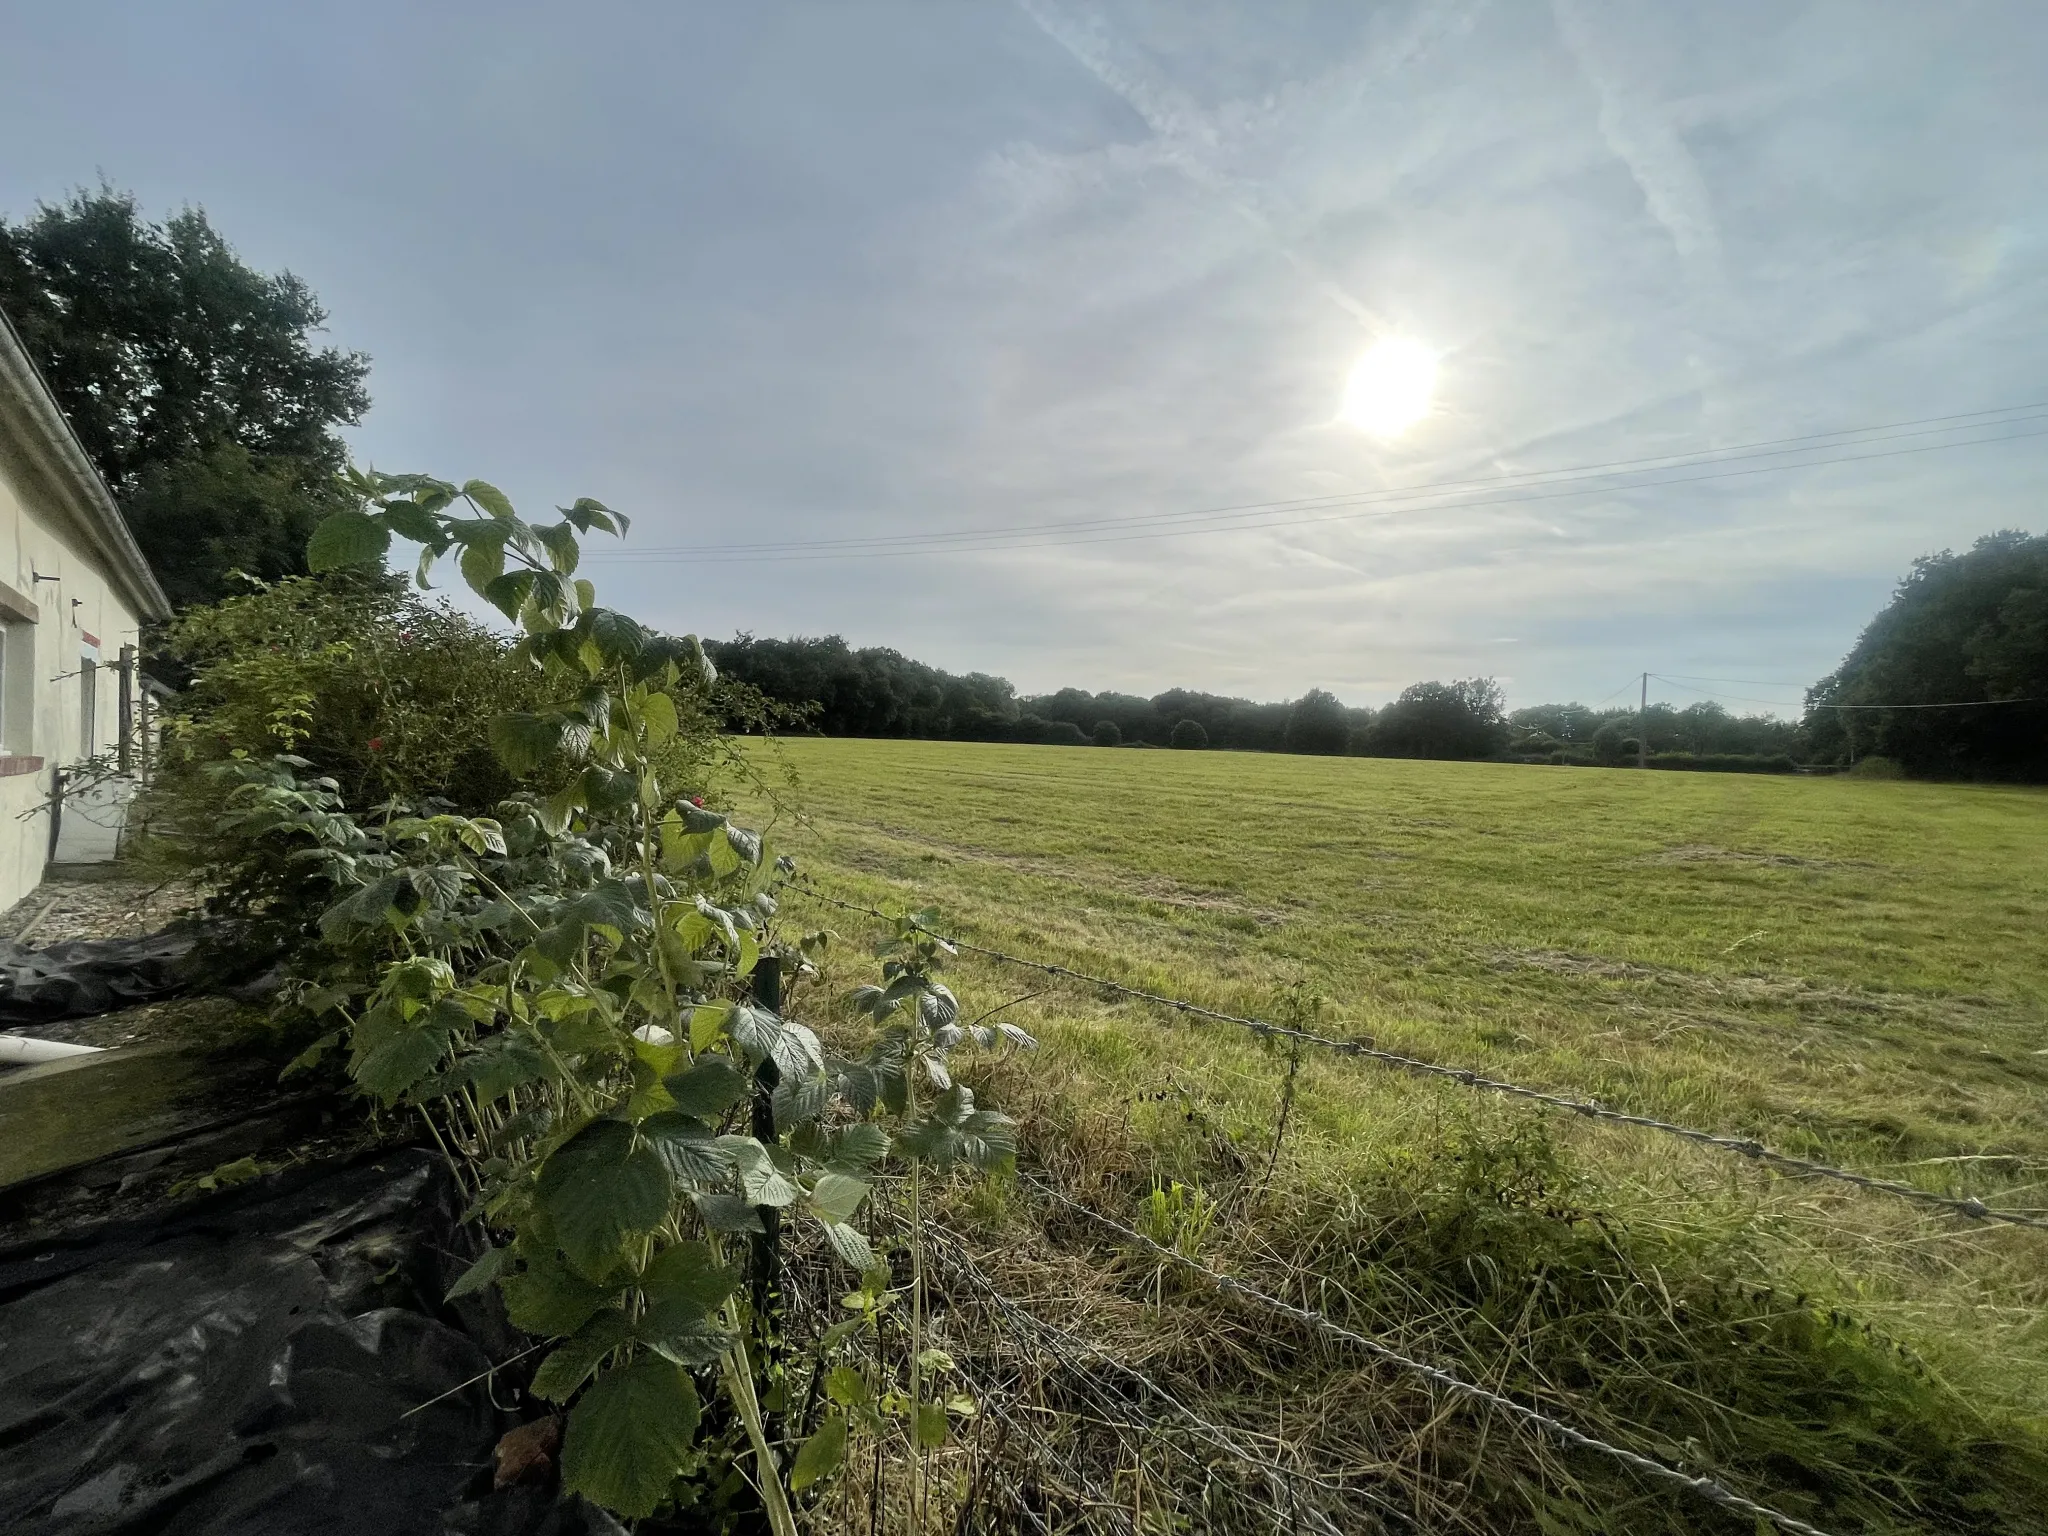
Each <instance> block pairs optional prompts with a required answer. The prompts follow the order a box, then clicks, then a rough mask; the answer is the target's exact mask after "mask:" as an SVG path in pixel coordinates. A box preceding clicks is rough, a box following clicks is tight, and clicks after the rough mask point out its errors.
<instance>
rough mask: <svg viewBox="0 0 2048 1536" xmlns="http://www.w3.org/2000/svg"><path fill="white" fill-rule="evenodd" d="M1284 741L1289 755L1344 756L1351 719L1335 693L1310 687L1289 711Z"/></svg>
mask: <svg viewBox="0 0 2048 1536" xmlns="http://www.w3.org/2000/svg"><path fill="white" fill-rule="evenodd" d="M1283 739H1284V743H1285V745H1286V747H1287V750H1288V751H1290V752H1310V753H1315V754H1317V755H1318V756H1322V757H1341V756H1343V754H1344V748H1345V745H1346V743H1348V742H1349V740H1350V739H1351V720H1350V717H1349V715H1348V714H1347V713H1346V712H1345V709H1344V706H1343V705H1342V704H1341V703H1339V702H1338V700H1337V696H1336V695H1335V694H1333V693H1326V692H1324V691H1323V690H1322V689H1320V688H1311V689H1309V691H1308V692H1307V693H1305V694H1303V695H1302V696H1301V697H1300V698H1299V699H1297V700H1295V701H1294V705H1293V707H1292V708H1290V709H1289V710H1288V712H1287V734H1286V736H1285V737H1284V738H1283Z"/></svg>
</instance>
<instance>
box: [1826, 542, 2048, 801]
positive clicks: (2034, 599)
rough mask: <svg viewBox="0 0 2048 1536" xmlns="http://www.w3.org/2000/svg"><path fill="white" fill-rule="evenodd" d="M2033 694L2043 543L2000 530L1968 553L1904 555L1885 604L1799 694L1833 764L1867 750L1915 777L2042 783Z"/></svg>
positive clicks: (2047, 721)
mask: <svg viewBox="0 0 2048 1536" xmlns="http://www.w3.org/2000/svg"><path fill="white" fill-rule="evenodd" d="M2044 699H2048V536H2044V537H2032V536H2029V535H2027V534H2025V533H2021V532H2017V531H2012V530H2008V531H2006V532H2003V533H1993V534H1987V535H1986V536H1985V537H1983V538H1981V539H1979V540H1978V541H1977V543H1976V546H1975V547H1974V548H1972V549H1971V550H1970V551H1969V553H1967V554H1962V555H1958V554H1954V553H1951V552H1950V551H1948V550H1943V551H1942V552H1941V553H1940V554H1938V555H1924V556H1922V557H1921V558H1920V559H1918V560H1915V561H1914V562H1913V570H1912V574H1911V575H1909V576H1907V577H1906V579H1905V580H1904V581H1902V582H1900V583H1899V588H1898V591H1897V592H1896V593H1895V594H1893V597H1892V601H1891V605H1890V606H1889V607H1887V608H1886V609H1885V610H1884V611H1883V612H1882V613H1880V614H1879V615H1878V616H1877V617H1876V618H1875V619H1873V620H1871V622H1870V627H1869V628H1868V629H1866V630H1864V631H1863V635H1862V638H1860V639H1859V640H1858V641H1857V642H1856V648H1855V649H1854V650H1852V651H1850V653H1849V655H1848V657H1847V658H1846V659H1845V660H1844V661H1843V662H1842V665H1841V666H1840V667H1838V668H1837V669H1836V670H1835V671H1834V673H1833V674H1831V675H1830V676H1828V677H1825V678H1822V679H1821V680H1820V682H1818V683H1816V684H1815V685H1814V686H1813V688H1812V689H1811V690H1810V691H1809V692H1808V694H1807V706H1808V711H1807V728H1808V730H1809V732H1810V733H1811V735H1812V738H1813V740H1814V743H1815V745H1816V747H1817V748H1818V749H1819V751H1820V752H1821V753H1822V754H1823V755H1827V756H1833V757H1836V758H1837V759H1847V758H1850V757H1859V756H1871V755H1878V756H1883V757H1889V758H1893V759H1896V760H1897V761H1898V762H1899V763H1900V764H1902V765H1903V766H1904V767H1905V768H1906V770H1907V771H1908V772H1910V773H1916V774H1929V775H1937V776H1942V777H1964V778H1993V779H2028V780H2034V781H2039V780H2044V779H2048V704H2044V703H2042V702H2040V701H2042V700H2044ZM2007 700H2010V701H2015V702H2000V701H2007ZM1843 705H1857V706H1862V707H1859V708H1854V709H1845V708H1840V707H1836V706H1843ZM1872 706H1890V707H1882V708H1878V707H1872Z"/></svg>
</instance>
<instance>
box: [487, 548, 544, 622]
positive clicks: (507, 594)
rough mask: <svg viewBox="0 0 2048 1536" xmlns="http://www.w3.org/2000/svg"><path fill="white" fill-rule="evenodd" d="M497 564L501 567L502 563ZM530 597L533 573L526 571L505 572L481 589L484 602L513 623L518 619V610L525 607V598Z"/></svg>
mask: <svg viewBox="0 0 2048 1536" xmlns="http://www.w3.org/2000/svg"><path fill="white" fill-rule="evenodd" d="M499 563H500V564H501V565H502V564H503V563H504V562H503V561H502V560H500V562H499ZM532 595H533V572H532V571H527V570H518V571H507V572H505V574H504V575H502V576H498V577H495V578H493V579H492V580H491V581H490V582H488V583H486V584H485V586H484V588H483V597H484V601H485V602H487V603H489V604H490V605H491V606H492V607H493V608H495V609H497V610H498V612H500V613H502V614H504V615H505V617H506V618H508V619H511V620H514V621H515V622H516V621H517V620H518V618H519V610H520V609H522V608H524V607H525V606H526V600H527V598H529V597H531V596H532Z"/></svg>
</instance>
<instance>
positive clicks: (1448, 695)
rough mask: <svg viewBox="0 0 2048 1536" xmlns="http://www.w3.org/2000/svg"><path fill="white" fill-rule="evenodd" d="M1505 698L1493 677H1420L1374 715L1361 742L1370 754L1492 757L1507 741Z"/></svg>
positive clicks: (1375, 755) (1380, 755)
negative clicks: (1447, 680) (1440, 679)
mask: <svg viewBox="0 0 2048 1536" xmlns="http://www.w3.org/2000/svg"><path fill="white" fill-rule="evenodd" d="M1504 702H1505V700H1504V698H1503V695H1502V693H1501V689H1500V684H1498V683H1496V682H1495V681H1494V680H1493V679H1492V678H1490V677H1474V678H1467V679H1464V680H1462V681H1459V682H1454V683H1414V684H1411V685H1410V686H1409V687H1407V688H1404V689H1403V690H1402V691H1401V697H1400V698H1398V699H1396V700H1395V701H1394V702H1393V703H1391V704H1389V705H1388V706H1387V707H1386V708H1385V709H1383V710H1381V711H1380V712H1379V713H1378V714H1376V715H1374V716H1373V718H1372V723H1371V724H1370V725H1368V726H1367V727H1366V728H1365V730H1364V732H1363V733H1362V736H1361V739H1360V747H1361V750H1362V751H1363V752H1364V754H1365V755H1366V756H1368V757H1438V758H1476V757H1491V756H1492V755H1493V754H1494V753H1496V752H1498V751H1500V750H1501V749H1502V748H1503V747H1504V746H1505V745H1506V743H1507V730H1508V726H1507V716H1506V715H1505V714H1504V713H1503V712H1502V705H1503V704H1504Z"/></svg>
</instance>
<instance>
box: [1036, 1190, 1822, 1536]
mask: <svg viewBox="0 0 2048 1536" xmlns="http://www.w3.org/2000/svg"><path fill="white" fill-rule="evenodd" d="M1025 1182H1027V1183H1028V1184H1029V1185H1030V1187H1031V1188H1033V1189H1035V1190H1037V1191H1038V1192H1039V1193H1040V1194H1042V1195H1044V1196H1046V1197H1047V1198H1048V1199H1050V1200H1052V1201H1053V1202H1054V1203H1056V1204H1058V1205H1062V1206H1064V1207H1066V1208H1067V1209H1068V1210H1071V1211H1073V1212H1075V1213H1076V1214H1077V1215H1080V1216H1084V1217H1086V1218H1087V1219H1088V1220H1089V1221H1092V1222H1094V1223H1095V1224H1096V1225H1098V1226H1100V1227H1103V1228H1105V1229H1107V1230H1108V1231H1111V1232H1114V1233H1116V1234H1117V1235H1118V1236H1119V1237H1121V1238H1123V1239H1124V1240H1125V1241H1126V1242H1129V1243H1134V1244H1136V1245H1137V1246H1138V1247H1140V1248H1143V1249H1144V1250H1146V1251H1147V1252H1148V1253H1151V1254H1153V1255H1155V1256H1157V1257H1159V1258H1162V1259H1165V1260H1167V1261H1168V1262H1170V1263H1174V1264H1178V1265H1181V1266H1183V1267H1184V1268H1187V1269H1190V1270H1193V1271H1194V1272H1195V1273H1196V1274H1198V1275H1201V1276H1203V1277H1205V1278H1206V1279H1207V1280H1208V1281H1209V1283H1210V1284H1211V1285H1213V1286H1215V1287H1216V1289H1217V1290H1219V1291H1222V1292H1223V1293H1224V1294H1226V1295H1231V1296H1237V1297H1240V1298H1242V1299H1244V1300H1246V1301H1251V1302H1255V1303H1257V1304H1258V1305H1260V1306H1262V1307H1265V1308H1267V1309H1268V1310H1269V1311H1273V1312H1278V1313H1280V1314H1281V1315H1283V1316H1285V1317H1290V1318H1292V1319H1294V1320H1295V1321H1296V1322H1298V1323H1301V1324H1303V1325H1305V1326H1307V1327H1309V1328H1313V1329H1314V1330H1316V1331H1317V1332H1318V1333H1322V1334H1325V1335H1327V1336H1328V1337H1330V1338H1333V1339H1340V1340H1342V1341H1343V1342H1345V1343H1347V1344H1350V1345H1352V1346H1353V1347H1355V1348H1358V1349H1361V1350H1363V1351H1365V1353H1367V1354H1369V1355H1371V1356H1372V1357H1373V1358H1374V1359H1376V1360H1381V1361H1384V1362H1386V1363H1387V1364H1388V1365H1394V1366H1399V1367H1400V1368H1401V1369H1402V1370H1405V1371H1408V1372H1411V1373H1412V1374H1415V1375H1418V1376H1421V1377H1423V1378H1424V1379H1425V1380H1427V1381H1429V1382H1431V1383H1432V1384H1434V1385H1435V1386H1438V1387H1441V1388H1442V1389H1443V1390H1444V1391H1446V1392H1449V1393H1451V1394H1452V1395H1454V1396H1457V1397H1462V1398H1464V1399H1466V1400H1467V1401H1469V1402H1475V1403H1483V1404H1484V1405H1485V1406H1487V1407H1489V1408H1493V1409H1497V1410H1498V1411H1500V1412H1501V1413H1504V1414H1507V1415H1508V1416H1509V1417H1511V1418H1513V1419H1515V1420H1517V1421H1519V1422H1520V1423H1522V1424H1525V1425H1527V1426H1528V1427H1529V1428H1531V1429H1534V1430H1537V1431H1539V1432H1540V1433H1542V1434H1544V1435H1547V1436H1549V1437H1550V1438H1551V1439H1553V1440H1556V1441H1558V1442H1559V1443H1560V1444H1563V1445H1567V1446H1571V1447H1572V1448H1573V1449H1575V1450H1582V1451H1592V1452H1595V1453H1597V1454H1599V1455H1602V1456H1606V1457H1608V1458H1609V1459H1610V1460H1614V1461H1618V1462H1620V1463H1622V1465H1624V1466H1626V1467H1629V1468H1630V1469H1632V1470H1633V1471H1636V1472H1640V1473H1641V1474H1643V1476H1645V1477H1648V1478H1652V1479H1654V1480H1656V1481H1658V1482H1661V1483H1666V1484H1669V1485H1670V1486H1672V1487H1676V1488H1683V1489H1685V1490H1686V1491H1688V1492H1689V1493H1693V1494H1696V1495H1697V1496H1698V1497H1700V1498H1702V1499H1705V1500H1706V1501H1707V1502H1708V1503H1710V1504H1713V1505H1715V1506H1717V1507H1719V1508H1721V1509H1725V1510H1727V1511H1728V1512H1729V1513H1731V1514H1736V1515H1745V1516H1748V1517H1749V1518H1750V1519H1753V1520H1768V1521H1770V1522H1771V1523H1772V1524H1773V1525H1776V1526H1777V1527H1778V1528H1779V1529H1780V1530H1783V1531H1788V1532H1790V1533H1791V1536H1828V1533H1827V1532H1825V1531H1823V1530H1821V1529H1820V1528H1819V1527H1818V1526H1812V1525H1808V1524H1807V1523H1806V1522H1805V1521H1804V1520H1800V1519H1798V1518H1796V1517H1794V1516H1792V1515H1788V1514H1785V1513H1784V1512H1783V1511H1781V1510H1776V1509H1772V1508H1771V1507H1770V1506H1769V1505H1767V1504H1759V1503H1757V1502H1756V1500H1754V1499H1751V1498H1745V1497H1744V1496H1743V1495H1742V1494H1739V1493H1737V1492H1736V1491H1735V1490H1734V1489H1732V1488H1730V1487H1728V1486H1727V1485H1726V1484H1724V1483H1720V1482H1717V1481H1715V1480H1714V1479H1713V1478H1711V1477H1702V1476H1696V1475H1694V1474H1692V1473H1689V1472H1681V1471H1679V1470H1678V1469H1677V1468H1676V1467H1669V1466H1666V1465H1665V1464H1664V1463H1663V1462H1661V1461H1657V1460H1655V1459H1653V1458H1651V1457H1648V1456H1644V1455H1642V1454H1641V1453H1639V1452H1636V1451H1631V1450H1629V1449H1628V1448H1627V1447H1625V1446H1619V1445H1614V1444H1612V1443H1611V1442H1609V1441H1606V1440H1602V1439H1599V1438H1598V1437H1596V1436H1593V1435H1589V1434H1587V1433H1585V1431H1583V1430H1579V1429H1574V1428H1573V1427H1572V1426H1571V1425H1569V1424H1567V1423H1565V1422H1564V1421H1563V1420H1562V1419H1554V1418H1552V1417H1551V1416H1550V1415H1549V1414H1547V1413H1544V1412H1543V1411H1542V1410H1541V1409H1537V1408H1531V1407H1528V1406H1527V1405H1525V1404H1522V1403H1518V1402H1516V1401H1515V1400H1514V1399H1513V1398H1511V1397H1504V1396H1502V1395H1501V1394H1500V1393H1498V1392H1494V1391H1491V1390H1489V1389H1488V1388H1486V1387H1482V1386H1479V1385H1477V1384H1475V1383H1473V1382H1469V1381H1467V1380H1465V1378H1464V1377H1462V1376H1459V1375H1456V1374H1454V1373H1453V1372H1450V1371H1447V1370H1445V1369H1443V1367H1441V1366H1435V1365H1430V1364H1429V1363H1427V1362H1426V1361H1422V1360H1417V1359H1415V1358H1413V1357H1412V1356H1409V1355H1404V1354H1402V1353H1401V1352H1400V1351H1399V1350H1397V1349H1393V1348H1391V1347H1389V1346H1388V1345H1385V1344H1382V1343H1380V1342H1379V1341H1378V1340H1377V1339H1370V1338H1367V1337H1366V1336H1365V1335H1364V1334H1362V1333H1357V1332H1354V1331H1353V1330H1351V1329H1349V1328H1346V1327H1345V1326H1344V1325H1343V1324H1341V1323H1337V1322H1333V1321H1331V1320H1330V1319H1329V1318H1327V1317H1325V1316H1323V1314H1322V1313H1320V1312H1314V1311H1311V1310H1309V1309H1308V1308H1307V1307H1297V1306H1295V1305H1294V1304H1293V1303H1292V1302H1288V1301H1283V1300H1281V1299H1280V1298H1279V1297H1278V1296H1273V1295H1269V1294H1267V1293H1266V1292H1265V1291H1262V1290H1260V1289H1259V1288H1258V1287H1256V1286H1253V1285H1248V1284H1246V1283H1245V1282H1244V1281H1242V1280H1239V1279H1238V1278H1237V1277H1236V1276H1234V1275H1226V1274H1224V1273H1222V1272H1221V1271H1220V1270H1214V1269H1211V1268H1210V1267H1209V1266H1208V1265H1206V1264H1204V1263H1202V1262H1201V1261H1200V1260H1199V1259H1192V1258H1189V1257H1188V1256H1187V1255H1186V1254H1183V1253H1177V1252H1175V1251H1174V1250H1173V1249H1171V1248H1168V1247H1165V1246H1163V1245H1162V1244H1159V1243H1155V1242H1153V1241H1152V1239H1151V1238H1149V1237H1147V1236H1145V1234H1144V1233H1142V1232H1140V1231H1138V1230H1137V1229H1136V1228H1133V1227H1127V1226H1125V1225H1124V1224H1123V1223H1122V1222H1120V1221H1117V1220H1116V1219H1115V1218H1113V1217H1109V1216H1105V1215H1103V1214H1102V1213H1101V1212H1100V1211H1098V1210H1095V1209H1094V1208H1093V1207H1091V1206H1087V1205H1084V1204H1082V1203H1081V1202H1080V1201H1079V1200H1076V1199H1074V1198H1073V1197H1072V1196H1070V1195H1068V1194H1066V1193H1064V1192H1063V1191H1061V1190H1058V1189H1055V1188H1053V1187H1052V1186H1051V1185H1049V1184H1046V1183H1045V1182H1043V1181H1042V1180H1037V1179H1032V1180H1028V1181H1025Z"/></svg>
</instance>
